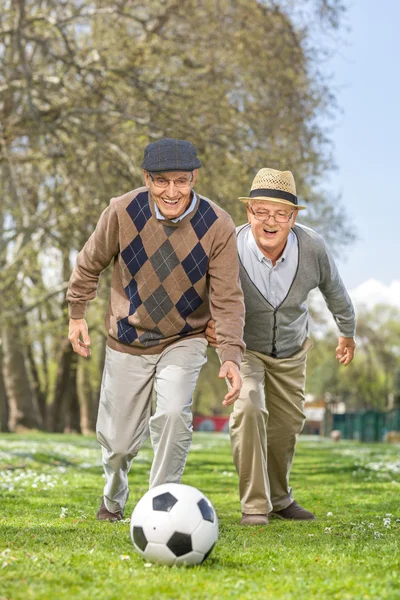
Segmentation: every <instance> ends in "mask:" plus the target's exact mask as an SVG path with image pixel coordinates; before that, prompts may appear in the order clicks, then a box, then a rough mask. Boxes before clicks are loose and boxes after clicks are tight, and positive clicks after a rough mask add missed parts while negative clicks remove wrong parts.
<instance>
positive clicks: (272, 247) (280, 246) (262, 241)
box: [247, 200, 298, 264]
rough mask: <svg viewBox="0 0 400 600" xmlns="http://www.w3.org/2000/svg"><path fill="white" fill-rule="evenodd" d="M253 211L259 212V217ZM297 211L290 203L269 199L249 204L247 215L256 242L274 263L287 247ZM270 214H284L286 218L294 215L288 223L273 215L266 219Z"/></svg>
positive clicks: (277, 215)
mask: <svg viewBox="0 0 400 600" xmlns="http://www.w3.org/2000/svg"><path fill="white" fill-rule="evenodd" d="M252 211H253V212H252ZM253 213H257V217H258V219H257V218H256V217H255V216H254V214H253ZM297 213H298V210H294V211H293V208H292V207H291V206H289V205H288V204H281V203H280V202H270V201H268V200H262V201H258V200H256V201H253V202H252V203H251V205H250V204H248V205H247V216H248V219H249V223H250V226H251V231H252V233H253V236H254V239H255V241H256V244H257V246H258V247H259V249H260V250H261V252H262V253H263V254H264V256H266V257H267V258H269V259H270V260H272V262H273V264H275V262H276V261H277V260H278V258H279V257H280V256H281V254H282V252H283V251H284V249H285V246H286V242H287V239H288V236H289V233H290V230H291V229H292V227H293V225H294V224H295V222H296V217H297ZM268 214H269V215H274V216H276V217H279V215H282V217H285V218H287V217H289V216H290V215H292V216H291V217H290V219H289V220H288V222H287V223H277V222H276V220H275V219H274V218H273V217H272V216H270V218H269V219H268V220H266V219H267V217H268ZM260 219H262V220H260Z"/></svg>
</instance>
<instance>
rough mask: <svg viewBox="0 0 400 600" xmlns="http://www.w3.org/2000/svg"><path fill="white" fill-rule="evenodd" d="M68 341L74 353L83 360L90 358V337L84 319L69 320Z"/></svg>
mask: <svg viewBox="0 0 400 600" xmlns="http://www.w3.org/2000/svg"><path fill="white" fill-rule="evenodd" d="M81 337H82V339H81ZM68 339H69V341H70V342H71V345H72V348H73V350H74V352H76V353H77V354H80V355H81V356H84V357H85V358H87V357H88V356H90V348H89V346H90V337H89V332H88V326H87V323H86V321H85V319H70V320H69V331H68Z"/></svg>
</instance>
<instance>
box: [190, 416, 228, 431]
mask: <svg viewBox="0 0 400 600" xmlns="http://www.w3.org/2000/svg"><path fill="white" fill-rule="evenodd" d="M193 428H194V430H195V431H216V432H223V433H228V431H229V417H200V416H196V417H195V418H194V421H193Z"/></svg>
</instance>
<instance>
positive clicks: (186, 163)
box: [142, 138, 202, 173]
mask: <svg viewBox="0 0 400 600" xmlns="http://www.w3.org/2000/svg"><path fill="white" fill-rule="evenodd" d="M201 166H202V165H201V160H200V159H199V158H198V156H197V151H196V148H195V147H194V146H193V144H191V143H190V142H188V141H186V140H174V139H172V138H163V139H161V140H157V141H156V142H152V143H151V144H149V145H148V146H146V148H145V149H144V158H143V162H142V169H144V170H145V171H150V173H160V172H162V171H194V169H200V167H201Z"/></svg>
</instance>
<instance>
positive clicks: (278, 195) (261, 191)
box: [239, 169, 307, 210]
mask: <svg viewBox="0 0 400 600" xmlns="http://www.w3.org/2000/svg"><path fill="white" fill-rule="evenodd" d="M239 200H241V201H242V202H246V203H247V202H248V201H249V200H268V202H278V203H279V204H286V205H287V206H291V207H292V208H295V209H296V210H303V209H305V208H307V207H306V206H299V205H298V204H297V196H296V184H295V182H294V177H293V174H292V173H291V172H290V171H277V170H275V169H260V170H259V171H258V173H257V175H256V176H255V177H254V180H253V184H252V186H251V191H250V196H241V197H240V198H239Z"/></svg>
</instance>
